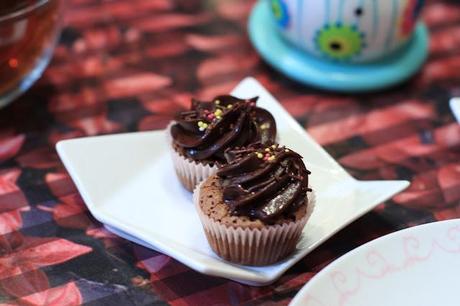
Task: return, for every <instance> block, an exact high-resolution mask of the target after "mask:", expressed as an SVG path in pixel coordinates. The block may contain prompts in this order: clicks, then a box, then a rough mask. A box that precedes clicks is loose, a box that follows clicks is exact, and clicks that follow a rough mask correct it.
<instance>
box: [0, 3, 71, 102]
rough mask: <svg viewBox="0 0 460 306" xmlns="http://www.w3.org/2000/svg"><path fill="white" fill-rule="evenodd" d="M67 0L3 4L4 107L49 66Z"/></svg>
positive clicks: (0, 96)
mask: <svg viewBox="0 0 460 306" xmlns="http://www.w3.org/2000/svg"><path fill="white" fill-rule="evenodd" d="M62 8H63V0H1V1H0V107H2V106H5V105H6V104H8V103H9V102H11V101H12V100H13V99H14V98H16V97H17V96H19V95H20V94H21V93H23V92H24V91H26V90H27V89H28V88H29V87H30V86H32V84H33V83H34V82H35V81H36V80H37V79H38V78H39V77H40V76H41V74H42V73H43V70H44V69H45V67H46V66H47V64H48V62H49V60H50V58H51V55H52V53H53V49H54V47H55V45H56V41H57V38H58V36H59V33H60V29H61V21H62Z"/></svg>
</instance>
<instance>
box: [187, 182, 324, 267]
mask: <svg viewBox="0 0 460 306" xmlns="http://www.w3.org/2000/svg"><path fill="white" fill-rule="evenodd" d="M200 186H201V184H200V185H198V186H197V188H195V192H194V194H193V200H194V203H195V205H196V207H197V211H198V215H199V217H200V219H201V222H202V224H203V228H204V231H205V234H206V237H207V239H208V242H209V244H210V246H211V248H212V249H213V250H214V252H215V253H217V255H219V256H220V257H222V258H224V259H226V260H228V261H230V262H233V263H238V264H244V265H255V266H261V265H269V264H272V263H275V262H277V261H280V260H282V259H283V258H285V257H287V256H288V255H289V254H290V253H292V251H294V250H295V248H296V246H297V243H298V242H299V240H300V237H301V235H302V230H303V228H304V227H305V224H306V223H307V221H308V219H309V218H310V216H311V214H312V213H313V209H314V206H315V202H316V197H315V194H314V192H312V193H310V194H309V198H308V208H307V213H306V215H305V216H304V217H303V218H302V219H300V220H298V221H296V222H290V223H285V224H275V225H268V226H266V227H264V228H262V229H250V228H244V229H243V228H241V227H233V226H226V225H223V224H221V223H219V222H217V221H214V220H213V219H211V218H210V217H208V216H207V215H205V214H204V213H203V212H202V211H201V208H200V205H199V193H200Z"/></svg>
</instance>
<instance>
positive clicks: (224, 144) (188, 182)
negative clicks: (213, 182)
mask: <svg viewBox="0 0 460 306" xmlns="http://www.w3.org/2000/svg"><path fill="white" fill-rule="evenodd" d="M257 99H258V98H257V97H256V98H252V99H246V100H244V99H238V98H236V97H233V96H229V95H224V96H218V97H216V98H215V99H214V100H213V101H212V102H200V101H197V100H192V106H191V110H190V111H185V112H181V113H179V114H178V115H177V116H176V118H175V121H174V122H173V123H172V124H171V125H170V136H171V147H172V158H173V163H174V166H175V170H176V173H177V176H178V177H179V179H180V181H181V182H182V184H183V185H184V186H185V187H186V188H187V189H188V190H190V191H192V190H193V188H194V187H195V186H196V185H197V184H198V183H199V182H201V181H202V180H204V179H206V178H207V177H209V176H210V175H212V174H214V173H215V172H216V171H217V168H218V167H217V165H223V164H226V159H225V156H224V152H225V150H227V149H229V148H234V147H241V146H247V145H249V144H252V143H255V142H260V143H263V144H267V145H269V144H272V143H273V142H274V141H275V138H276V123H275V120H274V118H273V116H272V115H271V114H270V113H269V112H268V111H266V110H265V109H262V108H259V107H257V106H256V101H257Z"/></svg>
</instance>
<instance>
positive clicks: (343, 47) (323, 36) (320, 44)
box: [315, 23, 366, 61]
mask: <svg viewBox="0 0 460 306" xmlns="http://www.w3.org/2000/svg"><path fill="white" fill-rule="evenodd" d="M315 43H316V48H317V49H318V51H319V52H320V53H321V54H322V55H324V56H326V57H328V58H331V59H334V60H338V61H346V60H350V59H351V58H353V57H354V56H357V55H359V54H360V53H361V51H362V50H363V49H364V48H365V47H366V44H365V42H364V33H361V32H360V31H359V30H358V28H357V27H356V26H354V25H344V24H341V23H336V24H327V25H325V26H324V27H323V28H321V29H320V30H319V31H318V32H317V33H316V37H315Z"/></svg>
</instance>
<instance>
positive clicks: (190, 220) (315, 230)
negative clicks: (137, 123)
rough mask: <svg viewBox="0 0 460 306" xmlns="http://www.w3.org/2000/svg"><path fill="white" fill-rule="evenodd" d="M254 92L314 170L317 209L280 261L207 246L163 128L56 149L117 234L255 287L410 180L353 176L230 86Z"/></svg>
mask: <svg viewBox="0 0 460 306" xmlns="http://www.w3.org/2000/svg"><path fill="white" fill-rule="evenodd" d="M232 94H233V95H235V96H239V97H241V98H249V97H253V96H259V97H260V98H259V101H258V105H260V106H261V107H264V108H266V109H268V110H269V111H270V112H271V113H272V114H273V115H274V117H275V119H276V123H277V126H278V132H279V139H280V140H281V143H282V144H284V145H286V146H288V147H290V148H292V149H294V150H295V151H297V152H299V153H300V154H301V155H303V156H304V161H305V163H306V165H307V168H308V169H309V170H311V171H312V175H311V176H310V177H311V185H312V187H313V189H314V190H315V192H316V208H315V211H314V212H313V215H312V216H311V218H310V220H309V222H308V223H307V225H306V226H305V229H304V231H303V237H302V239H301V241H300V242H299V244H298V246H297V251H296V252H295V253H294V254H292V255H291V256H290V257H289V258H287V259H285V260H284V261H282V262H280V263H278V264H274V265H270V266H266V267H249V266H241V265H235V264H231V263H228V262H226V261H224V260H222V259H220V258H219V257H217V256H216V255H215V254H214V253H213V252H212V250H211V248H210V247H209V246H208V243H207V241H206V237H205V235H204V232H203V230H202V227H201V223H200V220H199V218H198V215H197V214H196V212H195V209H194V206H193V204H192V201H191V199H192V196H191V194H190V193H189V192H187V191H186V190H185V189H184V188H182V187H181V185H180V183H179V182H178V180H177V179H176V177H175V173H174V170H173V168H172V162H171V161H170V158H169V154H168V145H167V143H166V138H165V135H164V131H152V132H139V133H130V134H118V135H109V136H99V137H88V138H80V139H72V140H65V141H61V142H59V143H58V144H57V150H58V153H59V156H60V157H61V159H62V161H63V162H64V165H65V167H66V168H67V170H68V171H69V173H70V176H71V177H72V179H73V180H74V182H75V184H76V185H77V188H78V190H79V191H80V193H81V195H82V197H83V199H84V201H85V202H86V205H87V206H88V208H89V210H90V212H91V213H92V214H93V216H94V217H95V218H96V219H97V220H99V221H100V222H102V223H104V224H106V225H108V226H109V228H111V229H112V230H114V231H116V232H117V233H118V234H120V235H122V236H123V237H126V238H128V239H131V240H133V241H135V242H138V243H141V244H143V245H146V246H150V247H153V248H155V249H157V250H159V251H161V252H163V253H165V254H167V255H169V256H171V257H174V258H175V259H177V260H178V261H180V262H182V263H184V264H185V265H187V266H189V267H191V268H192V269H195V270H197V271H199V272H201V273H205V274H209V275H215V276H220V277H225V278H229V279H233V280H235V281H238V282H241V283H245V284H250V285H255V286H260V285H266V284H269V283H271V282H273V281H275V280H276V279H277V278H278V277H280V276H281V274H283V272H284V271H286V270H287V269H288V268H289V267H291V266H292V265H294V264H295V263H296V262H297V261H299V260H300V259H301V258H302V257H304V256H305V255H306V254H308V253H309V252H311V251H312V250H313V249H315V248H316V247H317V246H318V245H320V244H321V243H322V242H324V241H325V240H326V239H328V238H329V237H331V236H332V235H333V234H335V233H336V232H337V231H339V230H340V229H342V228H343V227H345V226H346V225H347V224H349V223H350V222H352V221H353V220H356V219H357V218H359V217H360V216H362V215H363V214H365V213H366V212H368V211H369V210H371V209H372V208H374V207H375V206H376V205H377V204H379V203H381V202H383V201H385V200H386V199H388V198H390V197H391V196H393V195H394V194H396V193H398V192H400V191H401V190H403V189H404V188H406V187H407V186H408V185H409V182H407V181H366V182H363V181H357V180H355V179H354V178H352V177H351V176H350V175H349V174H348V173H346V171H345V170H344V169H343V168H342V167H341V166H340V165H339V164H338V163H337V162H336V161H335V160H334V159H333V158H332V157H331V156H330V155H329V154H327V152H326V151H325V150H324V149H323V148H321V146H319V145H318V144H317V143H316V142H315V141H314V140H313V139H312V138H311V137H310V136H309V135H308V134H306V132H305V130H304V129H303V128H302V127H301V126H300V125H299V124H298V123H297V122H296V121H295V120H294V119H293V118H292V117H291V116H290V115H289V114H288V113H287V112H286V110H284V109H283V107H282V106H281V105H280V104H279V103H278V102H277V101H276V100H275V99H274V98H273V97H272V96H271V95H270V94H269V93H268V92H267V91H266V90H265V89H264V88H263V87H262V86H261V85H260V84H259V83H258V82H257V81H256V80H255V79H253V78H246V79H245V80H243V81H242V82H241V83H240V84H239V85H238V86H237V87H236V88H235V89H234V91H233V92H232Z"/></svg>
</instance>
